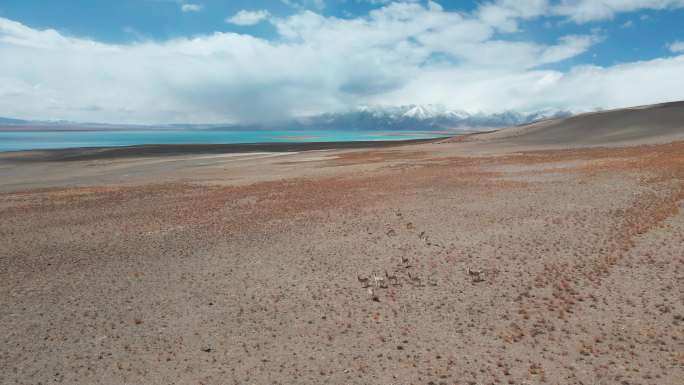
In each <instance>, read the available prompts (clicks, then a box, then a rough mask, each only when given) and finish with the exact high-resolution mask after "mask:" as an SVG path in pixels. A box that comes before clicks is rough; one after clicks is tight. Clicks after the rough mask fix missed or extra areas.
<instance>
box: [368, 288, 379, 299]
mask: <svg viewBox="0 0 684 385" xmlns="http://www.w3.org/2000/svg"><path fill="white" fill-rule="evenodd" d="M368 296H369V297H370V299H371V300H372V301H375V302H380V298H379V297H378V295H377V294H375V290H373V288H372V287H369V288H368Z"/></svg>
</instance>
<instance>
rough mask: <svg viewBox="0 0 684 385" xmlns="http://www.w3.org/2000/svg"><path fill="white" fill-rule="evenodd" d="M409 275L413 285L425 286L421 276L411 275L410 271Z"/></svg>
mask: <svg viewBox="0 0 684 385" xmlns="http://www.w3.org/2000/svg"><path fill="white" fill-rule="evenodd" d="M408 277H409V280H410V281H411V284H412V285H415V286H423V282H422V280H421V279H420V277H418V276H415V275H411V273H410V272H409V273H408Z"/></svg>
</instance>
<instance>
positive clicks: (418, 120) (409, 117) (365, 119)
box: [293, 105, 571, 130]
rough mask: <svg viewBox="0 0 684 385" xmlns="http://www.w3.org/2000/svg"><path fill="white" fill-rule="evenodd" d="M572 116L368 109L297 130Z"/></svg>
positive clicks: (511, 122) (502, 123)
mask: <svg viewBox="0 0 684 385" xmlns="http://www.w3.org/2000/svg"><path fill="white" fill-rule="evenodd" d="M569 115H571V113H570V112H567V111H560V110H543V111H538V112H532V113H520V112H514V111H507V112H502V113H496V114H485V113H478V114H469V113H467V112H465V111H461V110H454V109H448V108H446V107H444V106H440V105H407V106H398V107H368V106H362V107H359V108H357V109H354V110H351V111H347V112H340V113H328V114H322V115H317V116H313V117H309V118H306V119H298V120H296V121H295V122H294V123H293V124H294V125H296V126H297V127H296V128H317V129H325V128H329V129H356V130H444V129H464V130H465V129H469V130H478V129H489V128H499V127H507V126H515V125H519V124H525V123H530V122H534V121H538V120H543V119H549V118H558V117H565V116H569Z"/></svg>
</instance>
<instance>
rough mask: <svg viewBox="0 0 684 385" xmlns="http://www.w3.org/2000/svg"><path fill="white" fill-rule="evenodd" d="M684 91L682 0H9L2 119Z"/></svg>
mask: <svg viewBox="0 0 684 385" xmlns="http://www.w3.org/2000/svg"><path fill="white" fill-rule="evenodd" d="M682 99H684V0H489V1H488V0H478V1H468V0H462V1H457V0H452V1H445V0H442V1H438V0H436V1H427V0H413V1H409V0H405V1H390V0H270V1H267V0H223V1H220V0H187V1H185V0H118V1H110V0H68V1H67V0H63V1H58V0H55V1H49V2H46V1H42V0H2V1H0V116H4V117H13V118H22V119H38V120H72V121H82V122H106V123H140V124H161V123H234V124H240V123H257V122H266V121H274V120H282V119H289V118H293V117H302V116H310V115H316V114H321V113H327V112H338V111H347V110H350V109H354V108H358V107H360V106H397V105H408V104H438V105H443V106H445V107H448V108H453V109H458V110H463V111H466V112H470V113H477V112H484V113H495V112H503V111H519V112H534V111H538V110H544V109H562V110H571V111H586V110H593V109H606V108H618V107H627V106H634V105H643V104H652V103H659V102H665V101H674V100H682Z"/></svg>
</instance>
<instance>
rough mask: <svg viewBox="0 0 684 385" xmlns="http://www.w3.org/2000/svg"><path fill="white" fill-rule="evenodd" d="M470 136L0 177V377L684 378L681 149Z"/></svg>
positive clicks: (93, 380) (75, 166)
mask: <svg viewBox="0 0 684 385" xmlns="http://www.w3.org/2000/svg"><path fill="white" fill-rule="evenodd" d="M473 146H477V143H475V144H473V143H444V144H420V145H413V146H406V147H401V148H398V149H374V150H363V151H358V150H354V151H346V150H345V151H333V152H326V153H324V154H323V155H325V156H323V155H322V154H320V153H316V154H315V155H312V154H310V153H302V154H295V155H290V156H287V157H272V158H268V159H245V160H235V159H226V158H222V159H221V160H215V161H212V160H207V159H206V156H205V157H203V158H202V160H201V161H200V160H194V161H193V160H179V161H178V162H164V163H163V168H161V167H162V166H160V163H158V162H157V163H154V162H151V161H150V160H149V159H142V160H134V159H133V160H131V159H127V160H126V161H125V162H124V163H122V162H123V161H106V162H99V163H92V162H91V161H72V162H68V163H67V162H65V163H61V162H57V163H32V164H25V165H15V166H12V167H13V168H12V169H11V170H9V169H7V168H6V169H5V172H8V173H10V174H7V175H8V176H7V177H6V178H4V179H2V180H1V181H0V184H3V185H4V186H5V188H4V189H3V191H5V192H3V193H2V194H0V301H1V303H0V305H1V306H0V383H2V384H32V385H33V384H55V383H63V384H323V383H327V384H388V385H389V384H537V383H540V384H541V383H546V384H658V385H660V384H677V385H679V384H681V383H682V378H684V300H683V299H684V212H683V211H682V210H681V209H682V202H684V142H675V143H671V144H660V145H653V146H635V147H623V148H593V149H574V150H564V151H524V152H519V151H518V152H516V153H506V152H500V153H498V154H490V153H489V152H491V149H488V150H487V152H488V153H487V154H476V153H473V148H475V147H473ZM466 150H467V151H466ZM466 152H468V153H469V155H468V156H467V157H466V156H463V155H462V154H463V153H466ZM89 162H90V163H89ZM8 170H9V171H8ZM132 171H136V172H137V174H135V177H133V178H129V179H126V180H125V182H124V181H122V179H121V178H123V175H126V174H128V175H130V173H131V172H132ZM41 173H44V174H41ZM48 174H49V175H50V178H47V177H46V178H45V181H44V182H41V181H37V180H29V179H28V178H29V177H28V176H29V175H33V176H40V175H48ZM376 276H377V278H374V277H376ZM366 281H367V282H366ZM366 286H369V287H366Z"/></svg>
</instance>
